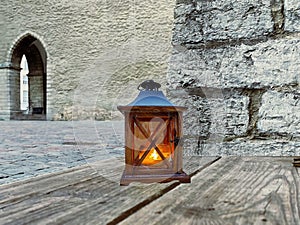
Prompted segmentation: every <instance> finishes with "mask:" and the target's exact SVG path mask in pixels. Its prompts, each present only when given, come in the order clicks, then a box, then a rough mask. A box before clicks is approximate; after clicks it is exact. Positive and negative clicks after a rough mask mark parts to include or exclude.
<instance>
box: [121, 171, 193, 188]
mask: <svg viewBox="0 0 300 225" xmlns="http://www.w3.org/2000/svg"><path fill="white" fill-rule="evenodd" d="M173 180H178V181H179V182H180V183H191V178H190V176H189V175H187V174H186V173H185V172H180V173H175V174H139V175H128V174H125V171H124V173H123V175H122V178H121V181H120V185H121V186H127V185H129V184H130V183H132V182H141V183H167V182H171V181H173Z"/></svg>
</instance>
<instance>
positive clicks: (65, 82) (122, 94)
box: [0, 0, 175, 120]
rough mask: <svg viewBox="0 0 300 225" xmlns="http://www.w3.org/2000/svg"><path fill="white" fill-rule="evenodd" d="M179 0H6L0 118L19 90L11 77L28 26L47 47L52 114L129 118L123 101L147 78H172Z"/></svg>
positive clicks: (1, 17)
mask: <svg viewBox="0 0 300 225" xmlns="http://www.w3.org/2000/svg"><path fill="white" fill-rule="evenodd" d="M174 5H175V2H174V1H173V0H162V1H152V0H150V1H149V0H147V1H146V0H142V1H133V0H124V1H123V0H122V1H121V0H114V1H107V0H87V1H81V0H62V1H49V0H46V1H44V0H43V1H42V0H27V1H19V0H11V1H4V2H2V3H1V6H0V36H1V38H0V93H1V95H0V119H9V113H10V112H9V110H10V108H11V106H10V102H9V99H11V98H13V99H15V98H18V93H16V91H15V90H12V89H11V85H12V84H11V83H9V80H10V75H9V73H10V72H9V70H10V68H11V66H12V65H11V63H12V60H11V55H12V51H13V49H14V47H15V46H16V44H17V43H18V42H19V41H20V40H22V38H23V37H24V36H26V35H28V34H29V35H31V36H33V37H34V38H36V39H37V40H38V41H39V42H41V44H42V47H43V48H44V49H45V51H46V79H47V82H46V90H45V91H46V104H47V106H46V110H47V119H48V120H80V119H96V120H104V119H111V118H112V117H118V116H119V117H120V118H122V115H121V114H119V113H116V112H115V110H116V105H118V104H126V103H128V102H130V101H131V100H132V99H133V98H134V97H135V96H136V95H137V93H138V91H137V90H136V87H137V86H138V84H139V83H140V82H142V81H144V80H146V79H150V78H153V79H155V80H157V81H159V82H161V83H162V85H163V86H164V87H165V86H166V73H167V67H168V65H167V62H168V60H169V57H170V54H171V49H172V46H171V37H172V27H173V14H174ZM13 66H16V65H13ZM17 72H19V71H17ZM29 72H30V71H29ZM37 91H38V90H37ZM35 96H36V95H35ZM17 102H18V101H17V100H15V101H14V103H15V104H17Z"/></svg>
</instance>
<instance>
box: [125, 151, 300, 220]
mask: <svg viewBox="0 0 300 225" xmlns="http://www.w3.org/2000/svg"><path fill="white" fill-rule="evenodd" d="M292 162H293V159H292V158H285V157H283V158H278V157H268V158H266V157H247V158H244V157H242V158H241V157H225V158H222V159H220V160H219V161H217V162H216V163H214V164H212V165H211V166H209V167H208V168H206V169H205V170H203V171H201V172H199V173H198V174H196V175H195V176H194V177H193V178H192V184H191V185H180V186H178V187H176V188H175V189H173V190H171V191H170V192H168V193H166V194H165V195H163V196H162V197H160V198H159V199H157V200H155V201H153V202H151V203H150V204H148V205H147V206H145V207H143V208H142V209H140V210H139V211H137V212H136V213H134V214H132V215H131V216H129V217H128V218H127V219H126V220H124V221H122V222H121V223H120V224H130V225H131V224H164V225H168V224H172V225H173V224H185V225H186V224H197V225H198V224H222V225H226V224H228V225H234V224H242V225H244V224H247V225H251V224H278V225H279V224H280V225H284V224H289V225H299V224H300V176H299V168H296V167H293V164H292Z"/></svg>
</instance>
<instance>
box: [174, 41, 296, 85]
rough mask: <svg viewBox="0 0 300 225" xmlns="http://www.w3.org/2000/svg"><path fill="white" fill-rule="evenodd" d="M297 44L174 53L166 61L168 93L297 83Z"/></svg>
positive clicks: (280, 42) (238, 46)
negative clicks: (185, 90) (184, 89)
mask: <svg viewBox="0 0 300 225" xmlns="http://www.w3.org/2000/svg"><path fill="white" fill-rule="evenodd" d="M299 52H300V40H299V39H296V38H294V39H278V40H268V41H266V42H259V43H256V44H253V45H246V44H241V45H236V46H221V47H219V48H217V49H181V50H177V51H176V50H175V51H174V53H173V55H172V57H171V60H170V67H169V68H170V70H169V73H168V81H169V88H170V89H178V88H187V89H193V88H199V87H213V88H251V89H252V88H254V89H259V88H269V87H281V86H285V85H297V84H298V83H299V81H300V76H299V71H300V58H299Z"/></svg>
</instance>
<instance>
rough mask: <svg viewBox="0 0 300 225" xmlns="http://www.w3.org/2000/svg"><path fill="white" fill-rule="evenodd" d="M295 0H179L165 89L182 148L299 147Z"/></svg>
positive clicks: (246, 151) (299, 41) (246, 150)
mask: <svg viewBox="0 0 300 225" xmlns="http://www.w3.org/2000/svg"><path fill="white" fill-rule="evenodd" d="M299 19H300V2H299V1H296V0H295V1H290V0H253V1H248V0H241V1H235V0H226V1H225V0H212V1H207V0H201V1H200V0H178V1H177V2H176V6H175V21H174V28H173V53H172V57H171V59H170V67H169V68H170V69H169V72H168V78H167V79H168V93H169V96H170V97H171V98H172V100H173V102H176V103H177V104H179V105H185V106H187V107H188V108H189V110H188V112H187V113H186V114H185V150H186V154H197V155H300V136H299V133H300V110H299V109H300V87H299V82H300V57H299V56H300V20H299Z"/></svg>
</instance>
